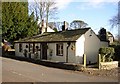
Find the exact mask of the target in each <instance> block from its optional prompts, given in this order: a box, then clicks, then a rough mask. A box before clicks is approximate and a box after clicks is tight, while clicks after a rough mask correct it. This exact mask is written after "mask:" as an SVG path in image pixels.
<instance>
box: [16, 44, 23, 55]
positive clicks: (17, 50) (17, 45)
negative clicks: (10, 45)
mask: <svg viewBox="0 0 120 84" xmlns="http://www.w3.org/2000/svg"><path fill="white" fill-rule="evenodd" d="M22 47H23V48H24V45H22ZM23 48H22V51H21V52H19V43H15V56H22V57H23V56H24V55H23Z"/></svg>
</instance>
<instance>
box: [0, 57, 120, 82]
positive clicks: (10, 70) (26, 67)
mask: <svg viewBox="0 0 120 84" xmlns="http://www.w3.org/2000/svg"><path fill="white" fill-rule="evenodd" d="M0 59H2V82H117V81H118V80H116V79H110V78H102V77H97V76H89V75H85V74H84V73H79V72H75V71H71V70H64V69H57V68H51V67H46V66H42V65H37V64H33V63H29V62H25V61H18V60H13V59H9V58H3V57H0ZM0 74H1V73H0Z"/></svg>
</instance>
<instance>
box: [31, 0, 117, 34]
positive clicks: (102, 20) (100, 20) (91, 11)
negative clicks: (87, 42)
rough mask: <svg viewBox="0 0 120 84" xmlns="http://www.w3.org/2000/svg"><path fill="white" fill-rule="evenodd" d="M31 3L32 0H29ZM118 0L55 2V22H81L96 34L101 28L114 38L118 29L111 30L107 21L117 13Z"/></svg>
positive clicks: (62, 0) (57, 0) (61, 0)
mask: <svg viewBox="0 0 120 84" xmlns="http://www.w3.org/2000/svg"><path fill="white" fill-rule="evenodd" d="M30 1H32V0H30ZM118 1H119V0H108V1H107V0H56V3H57V4H56V6H57V7H58V14H57V17H58V19H57V20H49V21H56V22H57V21H60V22H63V21H67V22H69V23H71V22H72V21H73V20H82V21H84V22H86V23H87V24H88V27H91V28H92V29H93V30H94V31H95V33H96V34H97V33H98V31H99V30H100V28H101V27H104V28H106V30H107V31H110V32H111V33H113V34H114V36H116V35H117V34H118V28H115V29H111V26H110V24H109V19H111V18H112V17H113V16H115V15H117V13H118Z"/></svg>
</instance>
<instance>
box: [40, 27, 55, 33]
mask: <svg viewBox="0 0 120 84" xmlns="http://www.w3.org/2000/svg"><path fill="white" fill-rule="evenodd" d="M44 32H45V28H44V29H42V34H43V33H44ZM47 32H55V31H54V30H53V29H51V28H50V27H47Z"/></svg>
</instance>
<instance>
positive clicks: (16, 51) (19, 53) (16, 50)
mask: <svg viewBox="0 0 120 84" xmlns="http://www.w3.org/2000/svg"><path fill="white" fill-rule="evenodd" d="M21 44H22V52H19V43H15V56H22V57H24V55H23V53H24V50H25V49H26V50H27V57H29V44H30V45H32V46H33V43H21ZM26 45H28V48H26ZM36 46H39V48H40V43H35V48H36ZM30 49H31V50H33V49H32V48H30ZM40 56H41V55H40V51H38V57H37V58H38V59H40ZM31 58H34V53H33V52H31Z"/></svg>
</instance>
